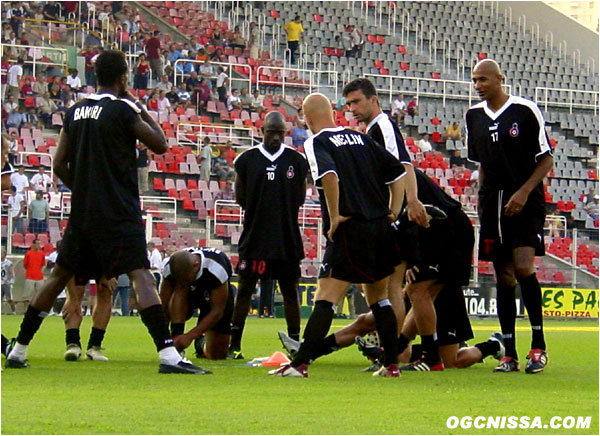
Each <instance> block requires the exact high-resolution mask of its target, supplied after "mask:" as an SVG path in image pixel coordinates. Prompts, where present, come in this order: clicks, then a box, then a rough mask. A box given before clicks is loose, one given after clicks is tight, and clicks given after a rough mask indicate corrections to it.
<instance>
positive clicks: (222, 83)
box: [217, 67, 229, 103]
mask: <svg viewBox="0 0 600 436" xmlns="http://www.w3.org/2000/svg"><path fill="white" fill-rule="evenodd" d="M218 71H219V75H218V76H217V92H218V93H219V101H221V102H223V103H226V102H227V84H228V82H229V76H228V75H227V73H226V72H225V70H224V69H223V68H222V67H219V70H218Z"/></svg>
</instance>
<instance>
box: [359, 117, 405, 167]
mask: <svg viewBox="0 0 600 436" xmlns="http://www.w3.org/2000/svg"><path fill="white" fill-rule="evenodd" d="M367 135H369V136H370V137H371V138H373V139H374V140H375V142H377V143H378V144H379V145H381V146H383V147H385V149H386V150H387V151H389V152H390V153H392V154H393V155H394V157H395V158H396V159H398V160H399V161H400V162H402V163H406V164H410V165H412V162H411V160H410V156H409V155H408V152H407V151H406V145H405V144H404V138H403V137H402V133H400V129H399V128H398V125H397V124H396V123H395V122H393V121H392V120H390V117H388V116H387V115H386V114H385V113H383V112H381V113H380V114H379V115H377V116H376V117H375V118H374V119H373V120H372V121H371V122H370V123H369V125H368V126H367Z"/></svg>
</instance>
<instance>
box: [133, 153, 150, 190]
mask: <svg viewBox="0 0 600 436" xmlns="http://www.w3.org/2000/svg"><path fill="white" fill-rule="evenodd" d="M149 163H150V162H149V161H148V148H147V147H146V146H145V145H144V144H142V143H139V144H138V148H137V161H136V164H137V176H138V189H139V191H140V195H143V194H146V193H147V192H148V190H149V187H148V164H149Z"/></svg>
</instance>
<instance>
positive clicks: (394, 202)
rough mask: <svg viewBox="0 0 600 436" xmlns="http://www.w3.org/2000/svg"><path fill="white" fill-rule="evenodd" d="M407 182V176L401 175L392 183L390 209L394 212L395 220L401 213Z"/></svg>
mask: <svg viewBox="0 0 600 436" xmlns="http://www.w3.org/2000/svg"><path fill="white" fill-rule="evenodd" d="M405 182H406V177H401V178H399V179H398V180H396V181H394V183H391V184H390V194H391V195H390V211H391V212H392V215H393V218H394V220H396V219H397V218H398V215H400V209H401V208H402V203H404V184H405Z"/></svg>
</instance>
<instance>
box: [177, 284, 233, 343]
mask: <svg viewBox="0 0 600 436" xmlns="http://www.w3.org/2000/svg"><path fill="white" fill-rule="evenodd" d="M228 296H229V283H228V282H225V283H223V284H222V285H221V286H219V287H218V288H215V289H214V290H213V291H212V292H211V293H210V312H208V314H207V315H206V316H205V317H204V318H202V320H201V321H200V322H199V323H198V325H196V327H194V328H193V329H191V330H190V331H189V332H187V333H185V334H183V335H179V336H176V337H175V338H173V340H174V341H175V345H176V346H177V348H178V349H180V350H181V349H184V348H187V347H189V346H190V344H191V343H192V342H193V341H194V339H196V338H199V337H200V336H201V335H203V334H204V333H206V332H207V331H208V330H210V328H211V327H213V326H214V325H215V324H216V323H217V322H219V320H220V319H221V317H222V316H223V312H225V306H226V305H227V298H228Z"/></svg>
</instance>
